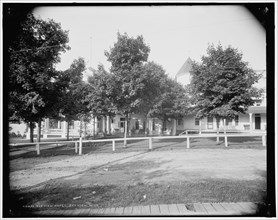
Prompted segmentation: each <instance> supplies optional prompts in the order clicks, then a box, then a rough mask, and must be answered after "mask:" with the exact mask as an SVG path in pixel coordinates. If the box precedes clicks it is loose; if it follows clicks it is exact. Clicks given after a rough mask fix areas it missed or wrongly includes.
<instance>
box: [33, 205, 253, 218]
mask: <svg viewBox="0 0 278 220" xmlns="http://www.w3.org/2000/svg"><path fill="white" fill-rule="evenodd" d="M192 206H193V207H194V210H188V209H187V208H186V206H185V204H162V205H148V206H133V207H117V208H104V209H91V208H80V209H78V208H76V209H55V210H54V209H52V210H43V211H36V212H33V215H36V216H244V215H249V216H250V215H255V214H256V211H257V208H258V206H257V205H256V204H255V203H252V202H238V203H226V202H223V203H193V204H192Z"/></svg>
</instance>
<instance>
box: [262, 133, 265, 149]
mask: <svg viewBox="0 0 278 220" xmlns="http://www.w3.org/2000/svg"><path fill="white" fill-rule="evenodd" d="M262 142H263V146H264V147H265V146H266V136H265V135H263V136H262Z"/></svg>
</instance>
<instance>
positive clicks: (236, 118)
mask: <svg viewBox="0 0 278 220" xmlns="http://www.w3.org/2000/svg"><path fill="white" fill-rule="evenodd" d="M238 122H239V117H238V115H236V117H235V124H236V126H238Z"/></svg>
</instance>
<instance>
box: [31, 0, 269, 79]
mask: <svg viewBox="0 0 278 220" xmlns="http://www.w3.org/2000/svg"><path fill="white" fill-rule="evenodd" d="M34 14H35V15H36V16H40V17H41V18H42V19H47V18H51V19H53V20H54V21H56V22H59V23H61V26H62V29H64V30H69V45H70V47H71V50H69V51H67V52H66V53H64V54H63V55H62V56H61V58H62V60H61V63H60V64H59V65H57V69H61V70H65V69H67V68H69V66H70V64H71V63H72V61H73V60H74V59H77V58H78V57H84V58H85V60H86V62H87V67H89V66H90V64H91V65H92V67H93V68H97V65H98V64H100V63H102V64H103V65H104V66H105V68H106V69H107V70H108V69H109V68H110V63H109V62H108V61H107V59H106V57H105V55H104V51H105V50H109V49H110V48H111V47H113V45H114V43H115V42H116V40H117V32H118V31H119V32H120V33H124V32H126V33H127V34H128V35H129V36H132V37H136V36H138V35H143V37H144V39H145V42H146V44H147V45H149V46H150V48H151V52H150V54H149V61H154V62H156V63H158V64H160V65H162V66H163V67H164V69H165V70H166V72H167V73H168V74H169V75H170V76H171V77H174V76H175V74H176V73H177V72H178V71H179V69H180V68H181V66H182V65H183V63H184V62H185V60H186V59H187V57H189V56H190V58H191V59H192V60H196V61H200V58H201V56H202V55H205V54H206V49H207V47H208V45H209V44H211V43H214V44H215V45H217V44H218V43H219V42H220V43H221V44H222V45H223V46H224V47H226V46H228V45H231V46H232V47H234V48H237V49H238V50H239V51H240V52H242V53H243V60H244V61H247V62H248V63H249V65H250V67H251V68H253V69H255V70H258V69H260V70H261V69H266V49H265V47H266V34H265V30H264V28H263V27H262V26H261V25H260V23H259V22H258V21H257V20H256V18H255V17H254V16H253V15H252V14H251V13H250V12H249V11H248V10H247V9H246V8H244V7H242V6H231V5H226V6H225V5H224V6H209V5H208V6H152V7H151V6H140V7H139V6H128V7H123V6H117V7H116V6H107V7H100V6H97V7H96V6H95V7H94V6H92V7H91V6H86V7H84V6H83V7H40V8H36V9H35V11H34ZM90 38H91V39H92V40H90Z"/></svg>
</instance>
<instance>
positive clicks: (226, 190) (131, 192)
mask: <svg viewBox="0 0 278 220" xmlns="http://www.w3.org/2000/svg"><path fill="white" fill-rule="evenodd" d="M12 194H13V199H14V201H15V202H16V203H17V204H18V205H21V206H28V205H37V206H40V205H43V206H45V207H47V206H48V205H53V204H56V205H64V206H66V207H67V206H68V207H69V206H73V207H74V205H80V204H82V205H84V206H89V207H92V208H105V207H126V206H136V205H155V204H173V203H184V204H188V206H189V207H190V203H195V202H258V201H263V200H264V198H265V197H266V182H265V181H256V182H254V181H235V180H227V179H203V180H200V181H198V182H177V183H174V184H171V185H163V184H144V183H137V184H136V185H129V186H116V185H104V186H99V185H92V186H90V187H86V188H76V187H74V188H73V187H71V186H70V184H61V185H59V186H56V185H55V187H54V188H53V187H52V186H47V187H44V188H42V189H33V190H31V191H14V192H12ZM74 198H78V199H76V200H75V199H74Z"/></svg>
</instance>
